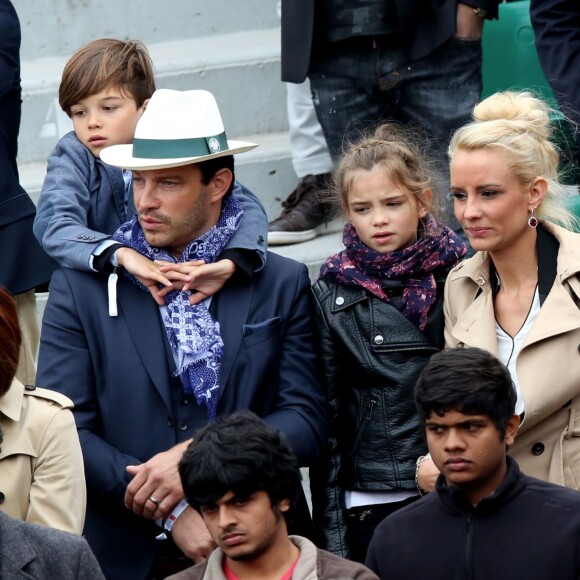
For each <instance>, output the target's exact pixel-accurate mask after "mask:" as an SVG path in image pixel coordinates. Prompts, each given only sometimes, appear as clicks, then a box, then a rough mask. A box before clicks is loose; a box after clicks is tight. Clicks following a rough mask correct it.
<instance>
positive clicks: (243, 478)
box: [179, 411, 301, 515]
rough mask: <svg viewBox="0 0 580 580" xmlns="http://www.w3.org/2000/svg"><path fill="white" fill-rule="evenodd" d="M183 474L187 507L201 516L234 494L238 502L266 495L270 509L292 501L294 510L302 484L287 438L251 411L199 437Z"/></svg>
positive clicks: (211, 426)
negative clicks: (204, 508) (203, 509)
mask: <svg viewBox="0 0 580 580" xmlns="http://www.w3.org/2000/svg"><path fill="white" fill-rule="evenodd" d="M179 474H180V475H181V482H182V484H183V491H184V493H185V497H186V498H187V501H188V502H189V503H190V505H191V506H192V507H193V508H194V509H196V510H198V511H199V510H200V507H201V506H204V505H210V504H213V503H215V502H216V501H217V500H219V499H220V498H221V497H223V496H224V495H225V494H226V493H228V492H230V491H231V492H232V493H234V495H236V496H238V497H240V498H247V497H250V496H251V495H252V494H253V493H256V492H258V491H265V492H266V493H267V494H268V496H269V497H270V501H271V502H272V505H276V504H277V503H279V502H280V501H282V500H284V499H288V500H290V503H291V506H294V505H295V503H296V498H297V497H298V492H299V489H300V480H301V476H300V470H299V467H298V461H297V459H296V456H295V455H294V453H293V452H292V450H291V449H290V446H289V445H288V443H287V442H286V441H285V439H284V437H283V436H282V435H281V434H280V433H279V432H278V431H276V430H274V429H273V428H272V427H270V426H269V425H267V424H266V423H264V422H263V421H262V420H261V419H260V418H258V417H257V416H256V415H255V414H254V413H252V412H250V411H240V412H237V413H234V414H233V415H230V416H229V417H225V418H223V417H219V418H218V419H217V420H216V421H215V422H214V423H210V424H208V425H207V426H206V427H204V428H203V429H201V430H200V431H199V432H198V433H196V434H195V435H194V437H193V443H192V444H191V445H190V446H189V447H188V448H187V450H186V451H185V453H184V454H183V457H182V459H181V461H180V463H179ZM291 511H292V508H291V509H290V510H289V512H287V513H286V514H285V515H288V514H289V513H290V512H291Z"/></svg>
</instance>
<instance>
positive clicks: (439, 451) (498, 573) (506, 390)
mask: <svg viewBox="0 0 580 580" xmlns="http://www.w3.org/2000/svg"><path fill="white" fill-rule="evenodd" d="M515 400H516V394H515V389H514V387H513V384H512V381H511V377H510V374H509V372H508V370H507V369H506V368H505V366H504V365H502V364H501V363H500V362H499V361H498V360H497V359H496V358H495V357H494V356H492V355H491V354H489V353H488V352H486V351H483V350H480V349H476V348H469V349H451V350H446V351H443V352H441V353H438V354H436V355H434V356H433V357H432V358H431V360H430V361H429V363H428V364H427V366H426V367H425V368H424V370H423V372H422V374H421V376H420V378H419V381H418V382H417V385H416V389H415V401H416V404H417V407H418V409H419V414H420V416H421V419H422V422H423V424H424V426H425V429H426V435H427V445H428V447H429V451H430V453H431V458H432V459H433V462H434V463H435V465H436V466H437V468H438V469H439V470H440V471H441V475H440V476H439V478H438V480H437V484H436V488H435V492H434V493H432V494H429V495H428V496H427V497H425V498H424V499H422V500H421V501H419V502H416V503H414V504H412V505H410V506H408V507H406V508H404V509H401V510H400V511H398V512H397V513H395V514H393V515H392V516H389V517H388V518H386V519H385V520H384V521H383V522H382V523H381V524H379V526H378V528H377V529H376V531H375V534H374V536H373V539H372V541H371V544H370V546H369V551H368V554H367V560H366V565H367V566H368V567H369V568H371V570H373V571H375V572H376V573H377V574H378V575H379V576H380V577H381V578H383V579H385V580H387V579H388V580H402V579H409V580H417V579H422V578H429V579H430V580H450V579H453V578H474V579H477V580H512V579H513V578H526V580H550V579H553V578H558V580H577V579H578V578H580V494H579V493H578V492H576V491H572V490H569V489H565V488H563V487H559V486H557V485H553V484H550V483H546V482H543V481H539V480H537V479H534V478H531V477H528V476H526V475H524V474H523V473H521V472H520V470H519V468H518V466H517V464H516V462H515V461H514V460H513V459H511V458H509V457H507V456H506V453H507V449H508V447H509V446H510V445H511V444H512V443H513V441H514V437H515V435H516V431H517V429H518V426H519V424H520V417H519V416H518V415H515V414H514V409H515ZM564 444H565V443H564Z"/></svg>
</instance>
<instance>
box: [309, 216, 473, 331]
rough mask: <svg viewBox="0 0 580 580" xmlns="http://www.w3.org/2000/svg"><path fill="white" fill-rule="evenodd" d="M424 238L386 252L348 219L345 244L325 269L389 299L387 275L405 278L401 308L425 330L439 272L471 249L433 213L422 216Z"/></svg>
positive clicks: (336, 277)
mask: <svg viewBox="0 0 580 580" xmlns="http://www.w3.org/2000/svg"><path fill="white" fill-rule="evenodd" d="M422 222H423V223H422V230H423V231H422V232H420V234H422V235H420V237H419V239H418V240H417V241H416V242H415V243H414V244H413V245H412V246H409V247H408V248H403V249H402V250H394V251H392V252H386V253H384V254H381V253H379V252H375V251H374V250H372V249H371V248H369V247H368V246H367V245H366V244H364V243H363V242H362V241H361V239H360V238H359V237H358V235H357V233H356V230H355V229H354V227H353V226H352V225H351V224H346V226H345V228H344V234H343V237H342V241H343V243H344V245H345V247H346V249H345V250H343V251H342V252H340V253H338V254H334V255H332V256H330V257H329V258H328V259H327V260H326V262H325V263H324V264H323V265H322V268H321V269H320V277H321V278H322V277H329V278H331V279H334V280H337V281H338V282H341V283H342V284H346V285H348V286H362V287H363V288H365V289H366V290H368V291H369V292H370V293H371V294H373V295H374V296H376V297H377V298H379V299H381V300H383V301H385V302H389V297H388V295H387V293H386V292H385V291H384V290H383V286H382V281H383V280H399V281H401V282H402V283H403V288H404V289H403V299H402V300H401V301H400V304H397V308H399V310H400V311H401V313H402V314H404V315H405V317H406V318H408V319H409V320H410V321H411V322H412V323H413V324H415V325H416V326H418V327H419V328H420V329H421V330H425V327H426V326H427V316H428V314H429V309H430V308H431V306H433V304H434V303H435V301H436V300H437V282H436V280H435V275H434V274H435V273H436V274H437V275H443V274H447V273H448V272H449V270H451V268H453V267H454V266H456V265H457V264H458V263H459V262H460V261H461V259H462V258H463V256H465V254H466V253H467V247H466V245H465V244H464V243H463V242H462V241H461V239H460V238H459V237H458V236H457V235H456V234H455V233H454V232H453V231H452V230H450V229H449V228H448V227H446V226H440V225H439V224H438V223H437V222H436V221H435V219H434V218H433V216H431V214H427V216H425V218H423V220H422Z"/></svg>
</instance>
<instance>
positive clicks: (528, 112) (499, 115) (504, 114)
mask: <svg viewBox="0 0 580 580" xmlns="http://www.w3.org/2000/svg"><path fill="white" fill-rule="evenodd" d="M473 119H474V121H476V122H478V123H489V122H497V123H498V125H503V126H505V128H506V129H507V130H511V131H514V132H519V133H524V132H525V133H530V134H531V135H534V136H535V137H537V138H538V139H548V138H549V137H550V134H551V130H550V109H549V107H548V106H547V105H546V103H544V101H542V100H541V99H538V98H536V97H534V96H533V95H532V94H531V93H528V92H522V93H516V92H512V91H505V92H501V93H495V94H493V95H491V96H490V97H488V98H487V99H484V100H483V101H481V103H479V104H478V105H476V106H475V108H474V109H473Z"/></svg>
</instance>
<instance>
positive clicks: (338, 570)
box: [170, 411, 376, 580]
mask: <svg viewBox="0 0 580 580" xmlns="http://www.w3.org/2000/svg"><path fill="white" fill-rule="evenodd" d="M179 471H180V475H181V481H182V483H183V489H184V492H185V496H186V498H187V500H188V502H189V503H190V505H191V506H192V507H193V508H194V509H196V510H198V511H199V512H200V513H201V515H202V517H203V520H204V522H205V525H206V526H207V529H208V530H209V533H210V535H211V536H212V539H213V541H214V542H215V543H216V545H217V546H218V548H217V549H216V550H214V552H213V553H212V554H211V556H210V557H209V559H208V560H207V561H206V562H204V563H201V564H197V565H196V566H193V567H192V568H189V569H188V570H185V571H183V572H180V573H179V574H176V575H174V576H171V577H170V578H171V579H173V580H194V579H204V580H210V579H211V580H266V579H272V580H290V579H292V580H306V579H308V580H317V579H318V580H350V579H356V580H376V576H375V575H374V574H373V573H372V572H370V570H368V569H367V568H365V567H364V566H363V565H362V564H358V563H355V562H350V561H348V560H344V559H342V558H340V557H338V556H335V555H334V554H330V553H329V552H325V551H324V550H318V549H317V548H316V546H315V545H314V544H312V542H310V541H309V540H307V539H306V538H302V537H300V536H288V530H287V520H288V519H289V518H291V517H292V510H293V506H294V504H295V501H296V498H297V497H298V490H299V488H300V471H299V469H298V463H297V461H296V458H295V456H294V454H293V453H292V452H291V450H290V448H289V446H288V444H287V443H286V442H285V441H284V440H283V438H282V437H281V436H280V434H279V433H278V432H277V431H275V430H274V429H272V428H271V427H270V426H268V425H267V424H266V423H264V422H263V421H261V420H260V419H259V418H258V417H257V416H256V415H254V414H253V413H251V412H249V411H242V412H238V413H235V414H233V415H230V417H229V418H226V419H221V418H218V420H217V421H216V422H215V423H210V424H209V425H208V426H206V427H204V428H203V429H202V430H201V431H199V432H198V433H197V434H196V435H195V436H194V438H193V443H192V444H191V445H190V446H189V447H188V449H187V450H186V452H185V453H184V455H183V458H182V460H181V463H180V466H179Z"/></svg>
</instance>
